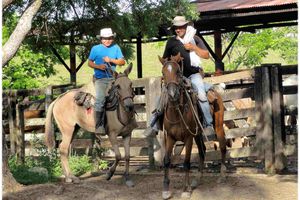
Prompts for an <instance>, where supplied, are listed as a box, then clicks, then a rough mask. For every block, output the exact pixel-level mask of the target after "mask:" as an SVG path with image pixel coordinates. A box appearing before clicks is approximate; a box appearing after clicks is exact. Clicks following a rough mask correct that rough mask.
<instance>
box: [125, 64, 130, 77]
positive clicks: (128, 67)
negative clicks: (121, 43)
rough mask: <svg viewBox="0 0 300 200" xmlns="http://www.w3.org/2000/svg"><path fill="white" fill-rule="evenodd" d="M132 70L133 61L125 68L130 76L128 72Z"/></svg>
mask: <svg viewBox="0 0 300 200" xmlns="http://www.w3.org/2000/svg"><path fill="white" fill-rule="evenodd" d="M131 70H132V63H129V65H128V66H127V68H126V69H125V70H124V73H125V74H126V75H127V76H128V74H130V72H131Z"/></svg>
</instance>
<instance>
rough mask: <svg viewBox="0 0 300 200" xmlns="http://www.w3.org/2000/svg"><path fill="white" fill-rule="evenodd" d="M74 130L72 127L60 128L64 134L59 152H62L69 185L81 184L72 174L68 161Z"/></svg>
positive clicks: (61, 155) (63, 166) (62, 162)
mask: <svg viewBox="0 0 300 200" xmlns="http://www.w3.org/2000/svg"><path fill="white" fill-rule="evenodd" d="M74 128H75V127H72V126H69V127H59V129H60V131H61V134H62V141H61V143H60V145H59V151H60V159H61V164H62V168H63V172H64V174H65V181H66V182H67V183H71V182H74V183H79V181H80V180H79V178H77V177H76V176H74V175H73V174H72V173H71V170H70V167H69V161H68V156H69V148H70V143H71V140H72V136H73V132H74Z"/></svg>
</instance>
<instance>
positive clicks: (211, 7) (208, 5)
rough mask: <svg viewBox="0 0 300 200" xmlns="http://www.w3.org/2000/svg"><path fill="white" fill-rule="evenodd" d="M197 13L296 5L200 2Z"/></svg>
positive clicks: (262, 0) (276, 0)
mask: <svg viewBox="0 0 300 200" xmlns="http://www.w3.org/2000/svg"><path fill="white" fill-rule="evenodd" d="M195 3H197V7H198V11H199V12H211V11H217V10H218V11H220V10H237V9H249V8H257V9H258V8H262V7H271V6H281V5H288V4H294V3H297V0H210V1H209V0H206V1H205V0H204V1H203V0H202V1H201V0H200V1H196V2H195Z"/></svg>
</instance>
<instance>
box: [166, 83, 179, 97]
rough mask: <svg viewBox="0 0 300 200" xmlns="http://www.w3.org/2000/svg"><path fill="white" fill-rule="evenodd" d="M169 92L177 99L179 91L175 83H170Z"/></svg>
mask: <svg viewBox="0 0 300 200" xmlns="http://www.w3.org/2000/svg"><path fill="white" fill-rule="evenodd" d="M168 93H169V96H170V98H171V99H172V100H173V101H175V100H177V98H178V91H177V87H176V86H175V85H169V88H168Z"/></svg>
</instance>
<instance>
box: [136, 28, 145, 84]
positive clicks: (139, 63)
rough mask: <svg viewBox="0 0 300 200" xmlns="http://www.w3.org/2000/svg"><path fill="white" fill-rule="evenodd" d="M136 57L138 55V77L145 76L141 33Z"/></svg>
mask: <svg viewBox="0 0 300 200" xmlns="http://www.w3.org/2000/svg"><path fill="white" fill-rule="evenodd" d="M136 57H137V77H138V78H142V77H143V71H142V36H141V34H139V35H138V37H137V40H136Z"/></svg>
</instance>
